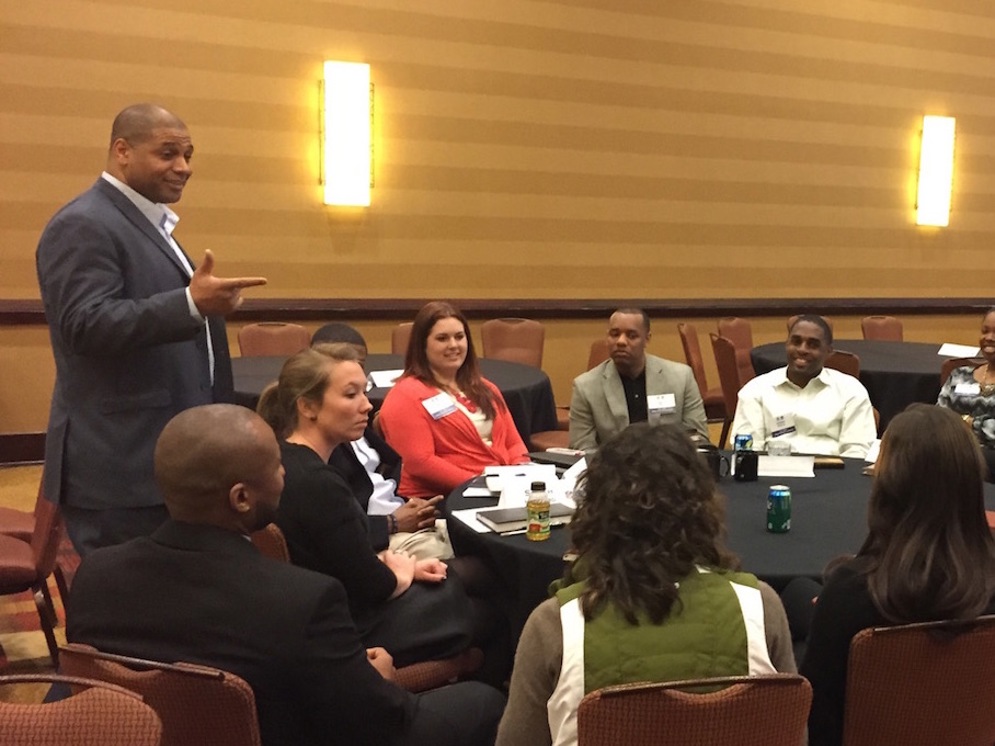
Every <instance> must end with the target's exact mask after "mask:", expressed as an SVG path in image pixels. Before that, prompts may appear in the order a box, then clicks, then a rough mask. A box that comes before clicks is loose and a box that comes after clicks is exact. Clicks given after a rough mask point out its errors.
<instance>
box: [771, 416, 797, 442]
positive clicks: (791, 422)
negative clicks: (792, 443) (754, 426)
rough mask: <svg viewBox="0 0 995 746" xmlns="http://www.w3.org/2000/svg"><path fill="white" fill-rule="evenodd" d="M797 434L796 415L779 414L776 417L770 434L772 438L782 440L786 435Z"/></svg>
mask: <svg viewBox="0 0 995 746" xmlns="http://www.w3.org/2000/svg"><path fill="white" fill-rule="evenodd" d="M795 432H796V430H795V415H794V414H793V413H789V414H778V415H775V416H774V428H773V430H771V433H770V436H771V437H772V438H781V437H784V436H785V435H794V433H795Z"/></svg>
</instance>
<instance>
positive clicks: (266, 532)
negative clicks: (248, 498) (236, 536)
mask: <svg viewBox="0 0 995 746" xmlns="http://www.w3.org/2000/svg"><path fill="white" fill-rule="evenodd" d="M249 538H250V539H252V543H253V544H254V545H255V547H256V549H258V550H259V553H260V554H261V555H263V556H264V557H269V558H271V559H275V560H280V561H281V562H290V550H289V549H287V539H286V538H285V537H284V536H283V531H281V530H280V527H279V526H277V525H276V524H275V523H268V524H266V525H265V526H264V527H263V528H261V529H259V530H258V531H253V532H252V533H251V534H249Z"/></svg>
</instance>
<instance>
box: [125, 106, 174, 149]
mask: <svg viewBox="0 0 995 746" xmlns="http://www.w3.org/2000/svg"><path fill="white" fill-rule="evenodd" d="M159 128H169V129H177V130H185V129H186V128H187V126H186V125H185V124H184V123H183V120H182V119H180V118H179V117H178V116H176V115H175V114H173V113H172V112H171V111H169V110H168V109H164V108H163V107H161V106H159V105H158V104H133V105H131V106H129V107H128V108H127V109H124V110H122V111H121V112H120V113H119V114H118V115H117V116H116V117H114V124H112V125H111V147H113V146H114V141H115V140H119V139H122V140H127V141H128V142H129V143H131V144H132V145H137V144H138V143H140V142H145V141H146V140H148V139H149V137H151V136H152V131H153V130H155V129H159Z"/></svg>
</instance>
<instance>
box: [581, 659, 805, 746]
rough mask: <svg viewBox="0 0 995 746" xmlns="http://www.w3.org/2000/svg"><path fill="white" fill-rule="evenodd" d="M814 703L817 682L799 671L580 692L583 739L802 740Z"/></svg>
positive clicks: (609, 742)
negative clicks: (798, 673)
mask: <svg viewBox="0 0 995 746" xmlns="http://www.w3.org/2000/svg"><path fill="white" fill-rule="evenodd" d="M717 687H723V688H718V689H717ZM688 690H690V691H688ZM811 703H812V687H811V685H810V684H809V683H808V681H807V680H806V679H804V678H802V677H801V676H798V675H797V674H772V675H769V676H730V677H724V678H715V679H695V680H691V681H674V682H669V683H664V684H627V685H622V686H611V687H606V688H604V689H599V690H597V691H594V692H591V693H590V694H588V695H587V696H585V697H584V699H582V700H581V702H580V706H579V708H578V710H577V743H578V746H618V744H625V745H626V746H678V745H680V746H685V745H686V744H695V746H798V744H800V743H802V740H803V738H804V735H805V726H806V722H807V720H808V710H809V706H810V705H811Z"/></svg>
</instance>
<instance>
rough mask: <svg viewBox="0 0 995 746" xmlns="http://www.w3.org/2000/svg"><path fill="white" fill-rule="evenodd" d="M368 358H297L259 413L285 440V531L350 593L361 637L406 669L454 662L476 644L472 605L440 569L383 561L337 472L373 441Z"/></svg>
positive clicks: (335, 354) (294, 554)
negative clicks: (352, 452) (347, 449)
mask: <svg viewBox="0 0 995 746" xmlns="http://www.w3.org/2000/svg"><path fill="white" fill-rule="evenodd" d="M358 360H359V353H358V352H357V351H356V350H355V348H354V347H352V346H351V345H347V344H337V345H317V346H316V347H315V348H313V349H308V350H304V351H303V352H299V353H297V354H296V355H294V356H293V357H291V358H290V359H289V360H287V362H286V363H285V364H284V366H283V369H282V370H281V371H280V378H279V380H278V381H277V382H276V383H274V384H271V385H270V386H269V387H267V389H266V390H265V391H264V392H263V394H262V396H261V397H260V400H259V406H258V411H259V413H260V414H261V415H262V417H263V418H264V419H265V420H266V421H267V422H268V423H269V424H270V426H271V427H272V428H273V430H274V431H275V432H276V434H277V437H278V438H279V439H280V450H281V454H282V458H283V466H284V469H285V470H286V476H285V479H284V481H285V485H284V490H283V495H282V497H281V502H280V507H279V510H278V512H277V519H276V523H277V525H278V526H280V528H281V529H282V530H283V533H284V535H285V536H286V539H287V546H288V547H289V549H290V555H291V559H292V561H293V562H294V564H295V565H300V566H302V567H306V568H308V569H311V570H315V571H317V572H322V573H325V574H328V575H332V576H334V577H335V578H337V579H338V580H340V581H341V582H342V584H343V585H344V586H345V589H346V593H347V595H348V599H349V608H350V611H351V612H352V616H353V620H354V622H355V623H356V627H357V629H358V631H359V633H360V636H361V637H362V638H363V640H364V641H365V642H366V644H367V645H368V646H370V647H374V646H382V647H385V648H387V650H388V651H389V652H390V653H391V655H393V656H394V660H395V662H396V664H397V665H399V666H404V665H408V664H409V663H413V662H415V661H418V660H427V659H432V658H441V657H447V656H450V655H453V654H455V653H457V652H459V651H460V650H462V649H464V648H466V647H467V646H468V645H469V643H470V638H471V625H472V621H471V610H470V605H469V600H468V599H467V597H466V595H465V594H464V592H463V589H462V586H461V585H460V583H459V580H458V579H456V578H455V577H448V576H447V567H446V565H445V563H443V562H441V561H440V560H437V559H428V560H415V559H413V558H411V557H408V556H406V555H403V554H397V553H394V552H392V551H390V550H389V549H387V550H385V551H383V552H381V553H379V555H378V554H376V553H375V552H374V550H373V547H372V545H371V543H370V538H369V535H368V522H367V519H366V515H365V513H364V512H363V510H362V508H361V507H360V505H359V503H358V501H357V500H356V499H355V496H354V495H353V494H352V491H351V490H350V488H349V486H348V485H347V484H346V483H345V481H343V480H342V478H341V477H340V476H339V475H338V474H337V473H336V472H335V471H334V470H333V469H332V468H331V467H329V466H328V459H329V456H330V455H331V453H332V451H333V450H334V449H335V448H336V447H337V446H339V445H340V444H342V443H348V442H350V441H352V440H355V439H356V438H358V437H359V436H361V435H362V434H363V431H364V429H365V428H366V425H367V423H368V421H369V413H370V410H371V409H372V407H371V406H370V402H369V400H368V399H367V398H366V374H365V373H364V371H363V368H362V367H361V366H360V364H359V362H358Z"/></svg>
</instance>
